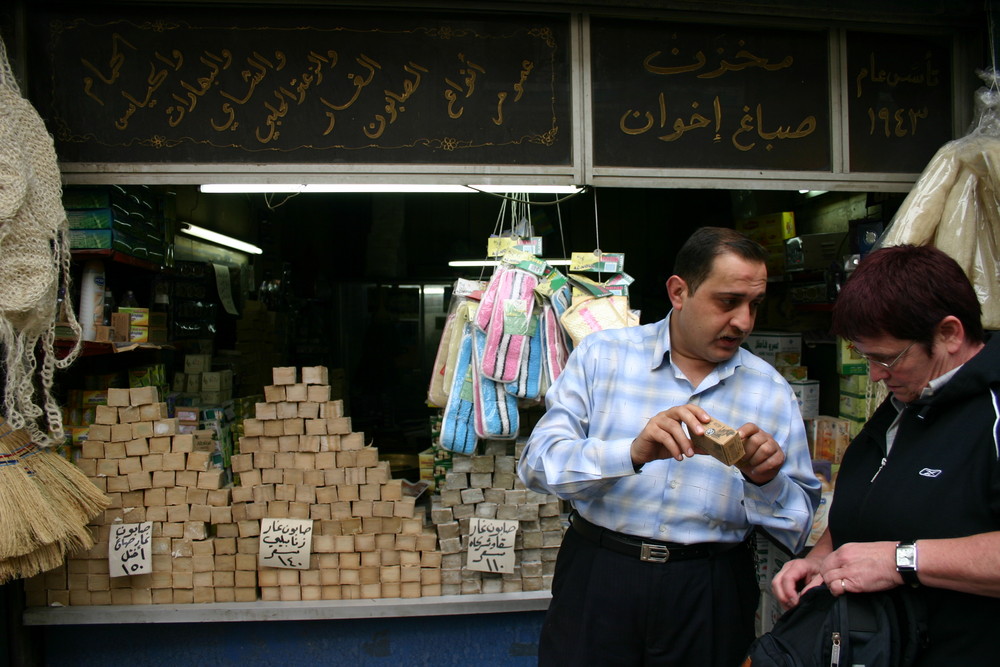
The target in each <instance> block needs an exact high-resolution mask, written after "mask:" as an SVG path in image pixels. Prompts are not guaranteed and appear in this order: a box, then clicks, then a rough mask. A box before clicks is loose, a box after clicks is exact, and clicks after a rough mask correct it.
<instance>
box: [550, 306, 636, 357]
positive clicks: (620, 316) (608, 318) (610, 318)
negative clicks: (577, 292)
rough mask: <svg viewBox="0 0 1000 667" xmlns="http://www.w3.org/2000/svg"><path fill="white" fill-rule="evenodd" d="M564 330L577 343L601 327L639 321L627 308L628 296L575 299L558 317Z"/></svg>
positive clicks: (601, 328) (612, 326) (627, 325)
mask: <svg viewBox="0 0 1000 667" xmlns="http://www.w3.org/2000/svg"><path fill="white" fill-rule="evenodd" d="M560 320H561V321H562V325H563V327H565V329H566V332H567V333H568V334H569V335H570V338H572V339H573V345H579V344H580V341H581V340H583V339H584V338H585V337H586V336H588V335H589V334H592V333H593V332H595V331H601V330H603V329H623V328H625V327H631V326H635V325H637V324H638V323H639V317H638V316H637V315H636V314H635V313H634V312H632V311H631V310H629V307H628V298H627V297H624V296H602V297H593V298H588V299H583V300H581V301H577V302H576V303H574V304H573V305H572V306H570V307H569V308H568V309H566V312H565V313H563V314H562V317H561V318H560Z"/></svg>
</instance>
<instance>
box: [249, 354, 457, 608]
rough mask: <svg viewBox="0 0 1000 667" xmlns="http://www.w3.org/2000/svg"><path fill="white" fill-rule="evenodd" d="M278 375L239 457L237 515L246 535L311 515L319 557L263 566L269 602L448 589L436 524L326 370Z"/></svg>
mask: <svg viewBox="0 0 1000 667" xmlns="http://www.w3.org/2000/svg"><path fill="white" fill-rule="evenodd" d="M272 373H273V375H272V377H273V384H271V385H268V386H266V387H264V399H265V400H264V401H263V402H259V403H257V404H256V406H255V408H256V409H255V416H254V417H253V418H250V419H244V420H243V436H242V437H241V438H240V441H239V453H238V454H235V455H233V458H232V463H233V472H234V474H236V475H237V476H238V480H239V485H238V486H237V487H236V488H234V489H233V508H232V509H233V517H234V520H236V521H237V522H238V524H239V526H240V531H241V537H243V532H244V529H245V530H246V531H259V526H260V519H264V518H278V519H281V518H287V519H311V520H312V522H313V523H312V526H313V530H312V556H311V558H310V563H309V568H308V569H306V570H299V569H284V568H271V567H265V566H259V572H258V578H259V582H260V591H261V599H263V600H280V601H298V600H304V601H311V600H340V599H361V598H364V599H367V598H397V597H399V598H417V597H422V596H432V595H440V594H441V589H442V585H441V553H440V552H439V551H437V550H436V547H437V540H436V536H435V534H434V532H433V530H432V529H431V530H429V531H428V530H425V529H424V521H423V518H422V517H421V516H419V515H418V514H417V512H416V505H415V498H413V497H409V496H407V495H405V494H404V492H403V483H402V480H394V479H391V475H390V470H389V463H388V462H387V461H380V460H379V457H378V450H377V449H376V448H375V447H371V446H365V443H364V434H362V433H356V432H352V431H351V419H350V417H346V416H344V406H343V401H341V400H330V385H329V384H328V379H329V376H328V373H327V370H326V368H324V367H304V368H302V374H301V379H299V378H298V377H297V372H296V368H294V367H281V368H274V369H273V371H272ZM256 534H257V533H254V534H253V536H255V535H256ZM247 537H248V538H250V537H252V535H250V534H249V532H248V533H247ZM255 544H256V543H255Z"/></svg>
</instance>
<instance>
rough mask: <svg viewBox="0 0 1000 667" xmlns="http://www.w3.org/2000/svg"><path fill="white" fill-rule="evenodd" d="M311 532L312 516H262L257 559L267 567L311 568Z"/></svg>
mask: <svg viewBox="0 0 1000 667" xmlns="http://www.w3.org/2000/svg"><path fill="white" fill-rule="evenodd" d="M312 531H313V522H312V519H261V520H260V555H259V556H258V557H257V562H258V563H259V564H260V565H262V566H264V567H284V568H289V569H293V570H308V569H309V554H310V553H312Z"/></svg>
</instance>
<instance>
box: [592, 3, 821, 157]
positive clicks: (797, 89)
mask: <svg viewBox="0 0 1000 667" xmlns="http://www.w3.org/2000/svg"><path fill="white" fill-rule="evenodd" d="M827 44H828V39H827V32H826V31H823V30H772V29H764V28H753V27H749V26H720V25H698V24H680V23H673V22H657V21H634V20H627V19H610V18H609V19H598V18H595V19H592V20H591V54H592V56H591V70H592V75H591V80H592V87H593V105H594V106H593V113H594V164H595V165H597V166H604V167H637V168H643V167H651V168H657V167H658V168H670V167H673V168H706V169H710V168H732V169H783V170H784V169H787V170H828V169H830V166H831V148H830V137H831V127H830V102H829V73H828V72H829V67H828V55H827Z"/></svg>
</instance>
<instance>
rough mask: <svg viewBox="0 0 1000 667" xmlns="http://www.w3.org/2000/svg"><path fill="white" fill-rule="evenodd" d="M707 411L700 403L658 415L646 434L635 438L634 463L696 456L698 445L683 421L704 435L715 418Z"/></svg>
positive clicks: (647, 425) (647, 427)
mask: <svg viewBox="0 0 1000 667" xmlns="http://www.w3.org/2000/svg"><path fill="white" fill-rule="evenodd" d="M711 419H712V418H711V417H710V416H709V414H708V413H707V412H705V411H704V410H703V409H702V408H700V407H699V406H697V405H691V404H688V405H679V406H676V407H673V408H670V409H669V410H664V411H663V412H660V413H658V414H656V415H654V416H653V417H652V418H651V419H650V420H649V421H648V422H646V427H645V428H643V429H642V433H640V434H639V436H638V437H637V438H636V439H635V440H633V441H632V465H633V466H635V467H637V468H638V467H639V466H641V465H643V464H644V463H649V462H650V461H655V460H657V459H671V458H672V459H676V460H678V461H681V460H683V459H684V457H685V456H694V455H695V454H696V453H697V452H696V451H695V448H694V445H692V444H691V438H689V437H688V435H687V434H686V433H685V432H684V428H683V427H682V426H681V424H685V425H687V428H688V432H689V433H693V434H695V435H702V434H703V433H704V432H705V427H704V426H702V424H707V423H708V422H709V421H711Z"/></svg>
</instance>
